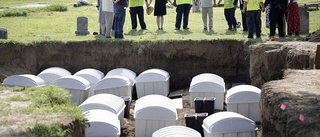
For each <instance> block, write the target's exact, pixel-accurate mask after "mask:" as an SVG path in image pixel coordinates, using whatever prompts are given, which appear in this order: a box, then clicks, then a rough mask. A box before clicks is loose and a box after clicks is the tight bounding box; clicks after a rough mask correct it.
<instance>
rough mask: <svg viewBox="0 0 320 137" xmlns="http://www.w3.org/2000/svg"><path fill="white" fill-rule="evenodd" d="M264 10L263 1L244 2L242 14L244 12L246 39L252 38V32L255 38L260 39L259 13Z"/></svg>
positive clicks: (249, 0) (250, 0) (251, 0)
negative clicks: (246, 29) (246, 30)
mask: <svg viewBox="0 0 320 137" xmlns="http://www.w3.org/2000/svg"><path fill="white" fill-rule="evenodd" d="M260 7H261V10H262V12H264V10H265V8H264V5H263V0H244V4H243V8H242V13H245V12H246V20H247V27H248V38H253V34H254V31H255V33H256V36H257V38H260V37H261V11H260Z"/></svg>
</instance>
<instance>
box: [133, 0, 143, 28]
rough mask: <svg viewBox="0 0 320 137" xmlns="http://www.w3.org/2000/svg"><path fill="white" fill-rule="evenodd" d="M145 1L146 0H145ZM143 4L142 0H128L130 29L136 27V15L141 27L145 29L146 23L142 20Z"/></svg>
mask: <svg viewBox="0 0 320 137" xmlns="http://www.w3.org/2000/svg"><path fill="white" fill-rule="evenodd" d="M145 2H146V3H147V0H145ZM143 4H144V0H129V5H130V6H129V8H130V9H129V12H130V17H131V25H132V30H136V29H137V16H138V19H139V24H140V27H141V29H143V30H146V29H147V26H146V23H145V22H144V10H143Z"/></svg>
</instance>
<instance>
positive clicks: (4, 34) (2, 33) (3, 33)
mask: <svg viewBox="0 0 320 137" xmlns="http://www.w3.org/2000/svg"><path fill="white" fill-rule="evenodd" d="M0 39H8V31H7V29H5V28H0Z"/></svg>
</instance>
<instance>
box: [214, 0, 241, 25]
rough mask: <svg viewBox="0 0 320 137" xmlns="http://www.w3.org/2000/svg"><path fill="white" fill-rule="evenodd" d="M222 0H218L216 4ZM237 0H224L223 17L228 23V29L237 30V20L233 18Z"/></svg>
mask: <svg viewBox="0 0 320 137" xmlns="http://www.w3.org/2000/svg"><path fill="white" fill-rule="evenodd" d="M221 1H222V0H219V2H218V5H219V4H220V3H221ZM237 4H238V0H224V4H223V5H224V17H225V18H226V20H227V23H228V26H229V28H228V30H237V21H236V18H235V12H236V7H237Z"/></svg>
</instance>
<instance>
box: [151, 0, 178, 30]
mask: <svg viewBox="0 0 320 137" xmlns="http://www.w3.org/2000/svg"><path fill="white" fill-rule="evenodd" d="M169 2H170V3H172V2H171V1H170V0H169ZM151 3H152V0H150V2H149V3H147V7H149V6H150V4H151ZM166 3H167V0H155V4H154V12H153V13H154V16H156V17H157V26H158V30H163V23H164V15H166V14H167V8H166Z"/></svg>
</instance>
